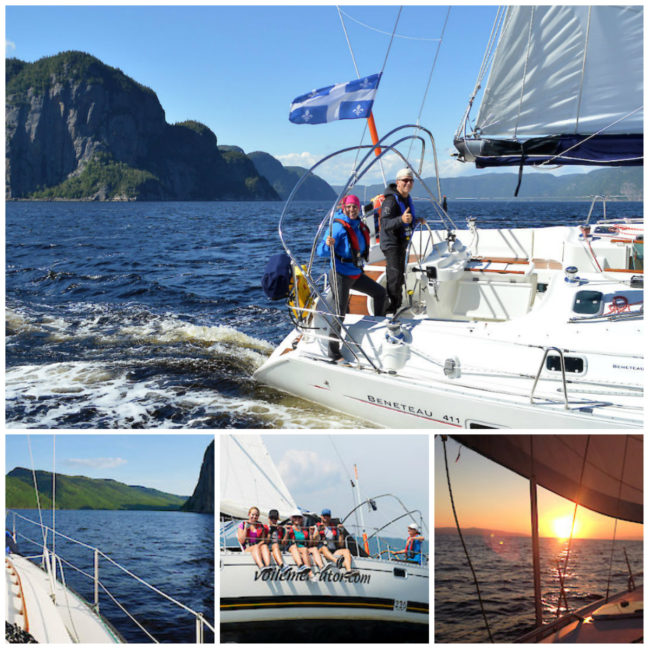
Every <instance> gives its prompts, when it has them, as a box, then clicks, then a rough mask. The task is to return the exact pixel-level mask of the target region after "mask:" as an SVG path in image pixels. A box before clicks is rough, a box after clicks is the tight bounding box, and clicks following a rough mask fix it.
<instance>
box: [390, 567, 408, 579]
mask: <svg viewBox="0 0 650 650" xmlns="http://www.w3.org/2000/svg"><path fill="white" fill-rule="evenodd" d="M393 575H394V576H395V577H396V578H406V569H398V568H393Z"/></svg>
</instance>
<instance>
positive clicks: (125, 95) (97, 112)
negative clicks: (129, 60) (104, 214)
mask: <svg viewBox="0 0 650 650" xmlns="http://www.w3.org/2000/svg"><path fill="white" fill-rule="evenodd" d="M5 129H6V197H7V198H9V199H13V198H70V199H113V200H131V199H140V200H183V201H188V200H219V199H221V200H224V199H225V200H227V199H236V200H255V199H260V200H269V199H270V200H273V199H275V200H277V199H278V198H279V197H278V195H277V193H276V192H275V190H274V189H273V188H272V187H271V185H270V184H269V182H268V181H267V180H266V179H265V178H263V177H262V176H260V174H259V173H258V172H257V170H256V169H255V166H254V165H253V163H252V162H251V161H250V160H249V159H248V158H247V157H246V156H231V155H223V154H222V153H221V152H220V151H219V149H218V147H217V138H216V136H215V134H214V133H213V132H212V131H211V130H210V129H209V128H208V127H206V126H204V125H203V124H200V123H199V122H194V121H186V122H182V123H178V124H168V123H167V122H166V121H165V113H164V111H163V108H162V106H161V105H160V102H159V101H158V98H157V97H156V94H155V93H154V92H153V91H152V90H151V89H149V88H146V87H145V86H142V85H141V84H139V83H137V82H135V81H134V80H133V79H130V78H129V77H127V76H126V75H125V74H124V73H123V72H121V71H120V70H118V69H116V68H111V67H109V66H107V65H105V64H104V63H102V62H101V61H99V60H98V59H96V58H94V57H92V56H90V55H88V54H85V53H83V52H63V53H61V54H57V55H56V56H52V57H46V58H44V59H40V60H39V61H36V62H35V63H25V62H23V61H19V60H17V59H9V60H7V62H6V125H5Z"/></svg>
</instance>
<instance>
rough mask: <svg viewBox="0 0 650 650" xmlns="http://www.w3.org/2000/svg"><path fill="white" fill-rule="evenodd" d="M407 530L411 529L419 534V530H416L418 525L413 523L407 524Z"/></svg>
mask: <svg viewBox="0 0 650 650" xmlns="http://www.w3.org/2000/svg"><path fill="white" fill-rule="evenodd" d="M409 528H412V529H413V530H414V531H415V532H416V533H417V532H419V530H420V529H419V528H418V525H417V524H416V523H415V522H413V523H410V524H409Z"/></svg>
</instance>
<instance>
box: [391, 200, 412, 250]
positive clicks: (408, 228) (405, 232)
mask: <svg viewBox="0 0 650 650" xmlns="http://www.w3.org/2000/svg"><path fill="white" fill-rule="evenodd" d="M393 196H394V197H395V200H396V201H397V205H399V208H400V210H401V211H402V214H404V213H405V212H406V208H411V216H412V217H413V221H411V223H403V224H402V237H403V238H404V239H406V241H408V240H409V239H411V233H412V232H413V224H414V223H415V206H414V205H413V200H412V199H411V195H410V194H409V196H408V205H406V204H405V203H404V199H402V197H401V196H400V194H399V192H395V193H394V194H393Z"/></svg>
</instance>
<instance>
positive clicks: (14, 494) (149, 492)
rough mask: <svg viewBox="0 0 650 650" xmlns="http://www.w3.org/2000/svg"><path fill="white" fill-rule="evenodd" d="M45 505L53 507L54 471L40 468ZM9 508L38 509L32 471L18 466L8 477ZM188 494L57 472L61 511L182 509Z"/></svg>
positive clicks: (39, 483)
mask: <svg viewBox="0 0 650 650" xmlns="http://www.w3.org/2000/svg"><path fill="white" fill-rule="evenodd" d="M36 481H37V483H38V492H39V499H40V503H41V507H43V508H51V507H52V473H51V472H45V471H41V470H37V471H36ZM5 485H6V507H7V508H36V507H37V506H36V496H35V492H34V484H33V479H32V472H31V470H28V469H25V468H24V467H16V468H15V469H13V470H11V472H9V473H8V474H7V476H6V482H5ZM185 501H187V497H183V496H178V495H175V494H168V493H166V492H160V491H159V490H154V489H152V488H146V487H143V486H140V485H126V484H124V483H120V482H118V481H114V480H113V479H94V478H88V477H86V476H66V475H65V474H57V475H56V507H57V509H60V510H180V508H181V506H182V505H183V504H184V503H185Z"/></svg>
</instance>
